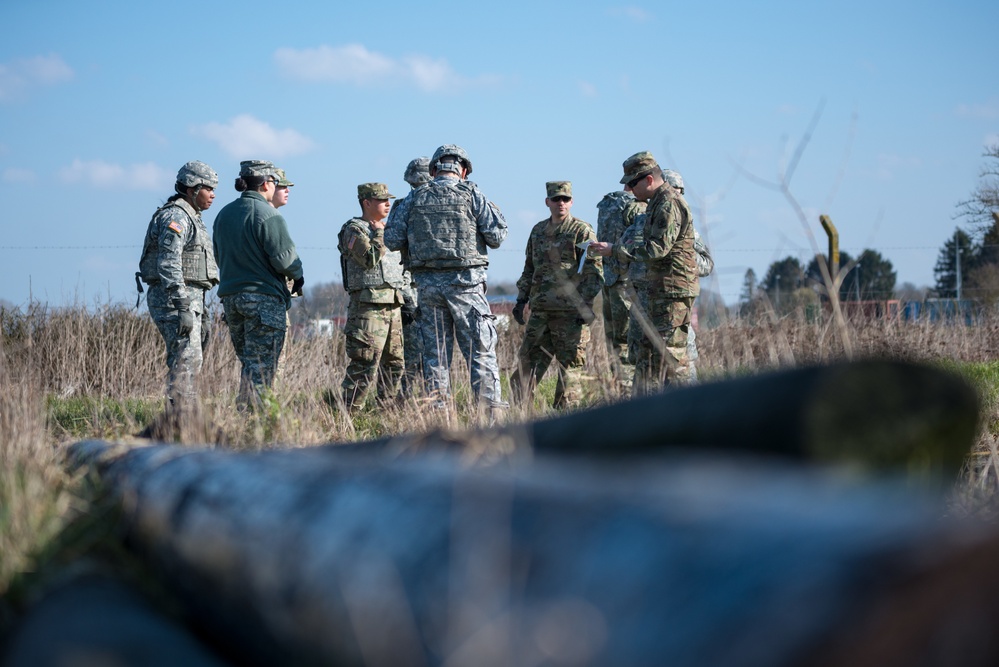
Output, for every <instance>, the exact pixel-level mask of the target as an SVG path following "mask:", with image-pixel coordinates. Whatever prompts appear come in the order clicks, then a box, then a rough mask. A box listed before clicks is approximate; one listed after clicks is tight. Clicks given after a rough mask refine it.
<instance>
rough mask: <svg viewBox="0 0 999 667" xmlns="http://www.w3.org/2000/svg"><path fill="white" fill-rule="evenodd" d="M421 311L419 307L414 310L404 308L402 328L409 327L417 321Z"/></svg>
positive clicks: (408, 307)
mask: <svg viewBox="0 0 999 667" xmlns="http://www.w3.org/2000/svg"><path fill="white" fill-rule="evenodd" d="M419 313H420V309H419V307H417V308H413V307H412V306H403V307H402V326H404V327H408V326H409V325H410V324H412V323H413V322H415V321H416V318H417V317H419Z"/></svg>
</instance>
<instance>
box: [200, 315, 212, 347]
mask: <svg viewBox="0 0 999 667" xmlns="http://www.w3.org/2000/svg"><path fill="white" fill-rule="evenodd" d="M211 337H212V316H211V314H209V312H208V308H205V310H204V312H202V313H201V352H202V354H203V353H204V351H205V350H206V349H207V348H208V341H209V340H211Z"/></svg>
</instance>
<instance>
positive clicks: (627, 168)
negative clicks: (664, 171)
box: [620, 151, 659, 184]
mask: <svg viewBox="0 0 999 667" xmlns="http://www.w3.org/2000/svg"><path fill="white" fill-rule="evenodd" d="M658 168H659V164H658V163H657V162H656V159H655V158H654V157H652V153H650V152H648V151H642V152H641V153H635V154H634V155H632V156H631V157H630V158H628V159H627V160H625V161H624V176H623V177H622V178H621V180H620V183H622V184H626V183H628V182H629V181H633V180H635V179H636V178H641V177H643V176H648V175H649V174H651V173H652V172H653V171H655V170H656V169H658Z"/></svg>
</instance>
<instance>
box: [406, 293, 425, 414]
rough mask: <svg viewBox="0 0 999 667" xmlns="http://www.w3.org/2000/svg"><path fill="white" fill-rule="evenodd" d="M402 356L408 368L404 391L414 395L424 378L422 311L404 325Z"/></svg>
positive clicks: (408, 394)
mask: <svg viewBox="0 0 999 667" xmlns="http://www.w3.org/2000/svg"><path fill="white" fill-rule="evenodd" d="M402 356H403V358H404V359H405V365H406V370H405V373H404V374H403V376H402V392H403V394H404V395H406V396H410V395H412V394H413V393H414V392H415V391H416V388H417V387H418V386H419V385H420V383H421V381H422V379H423V336H422V334H421V333H420V311H419V309H417V311H416V314H415V315H414V317H413V319H412V320H411V321H409V322H407V323H404V324H403V325H402Z"/></svg>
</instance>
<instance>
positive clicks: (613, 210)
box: [597, 191, 645, 363]
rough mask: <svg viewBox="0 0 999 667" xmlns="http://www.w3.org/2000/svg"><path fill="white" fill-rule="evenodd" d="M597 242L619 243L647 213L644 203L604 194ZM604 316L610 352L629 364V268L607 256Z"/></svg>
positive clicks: (631, 197) (620, 193)
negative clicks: (640, 215) (639, 217)
mask: <svg viewBox="0 0 999 667" xmlns="http://www.w3.org/2000/svg"><path fill="white" fill-rule="evenodd" d="M597 210H598V211H599V214H598V216H597V239H598V240H600V241H606V242H608V243H618V242H619V240H620V238H621V235H622V234H623V233H624V230H626V229H628V227H630V226H631V225H632V224H633V223H634V222H635V218H636V216H638V215H639V214H641V213H644V212H645V203H644V202H640V201H636V200H635V196H634V195H632V194H631V193H629V192H623V191H617V192H610V193H608V194H606V195H604V198H603V199H602V200H600V203H599V204H597ZM603 278H604V284H603V316H604V337H605V339H606V342H607V351H608V352H609V353H610V354H611V357H612V358H614V357H616V358H617V359H619V360H620V362H621V363H626V362H627V345H628V331H629V329H628V322H629V318H630V310H631V297H630V296H629V295H628V291H629V290H628V287H629V283H628V267H627V265H622V264H621V262H619V261H618V260H616V259H614V258H613V257H608V258H606V259H604V260H603Z"/></svg>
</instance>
